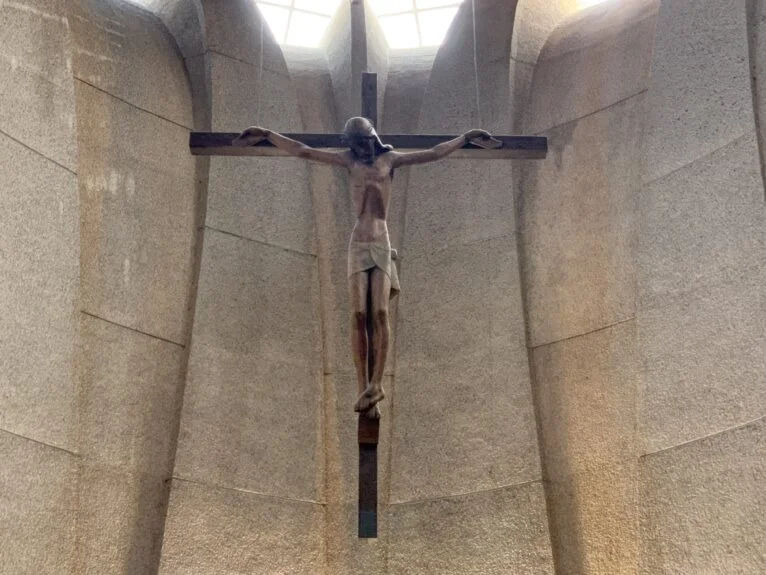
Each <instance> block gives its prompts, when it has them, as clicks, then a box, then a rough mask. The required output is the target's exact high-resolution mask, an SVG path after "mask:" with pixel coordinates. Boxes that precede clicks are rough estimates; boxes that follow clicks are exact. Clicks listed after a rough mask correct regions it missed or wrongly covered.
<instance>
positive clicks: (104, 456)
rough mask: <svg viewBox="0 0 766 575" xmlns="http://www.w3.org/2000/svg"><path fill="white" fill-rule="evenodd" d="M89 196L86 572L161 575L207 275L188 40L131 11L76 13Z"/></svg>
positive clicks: (76, 6)
mask: <svg viewBox="0 0 766 575" xmlns="http://www.w3.org/2000/svg"><path fill="white" fill-rule="evenodd" d="M70 22H71V35H72V39H73V46H74V55H75V57H74V65H73V73H74V78H75V94H76V103H77V134H78V181H79V188H80V201H81V206H80V224H81V233H80V240H81V245H82V248H81V258H80V276H81V292H80V302H81V303H80V305H81V309H82V312H83V313H82V318H81V340H80V341H81V345H80V349H81V355H80V363H79V367H80V386H79V394H78V404H79V417H80V419H79V442H78V447H79V453H80V476H79V477H80V480H79V484H78V496H79V504H78V507H79V509H78V528H77V542H78V544H77V561H76V565H75V572H77V573H106V572H110V573H154V572H156V569H157V565H158V563H159V552H160V546H161V537H162V530H163V525H164V519H165V511H166V508H167V498H168V481H169V478H170V475H171V473H172V467H173V457H174V453H175V437H176V433H177V427H178V412H179V409H180V402H181V399H182V391H183V373H182V370H183V367H184V360H185V356H186V353H185V347H186V344H187V341H188V329H189V321H190V319H191V317H190V314H189V313H188V310H189V309H190V305H191V301H192V300H191V298H192V295H193V282H194V275H195V261H194V253H195V249H194V244H195V241H196V227H195V209H196V207H195V200H196V197H195V185H196V182H195V161H194V159H193V158H191V157H190V156H189V154H188V147H187V141H188V136H189V131H190V129H191V127H192V121H193V118H192V100H191V92H190V88H189V83H188V79H187V76H186V72H185V70H184V67H183V63H182V61H181V60H180V59H179V57H178V53H177V49H176V45H175V42H174V41H173V39H172V38H171V37H170V35H169V34H168V33H167V31H166V30H165V27H164V26H163V25H162V24H161V23H160V22H159V21H158V20H157V18H155V17H154V16H152V15H151V14H149V13H148V12H146V11H144V10H140V9H139V8H136V7H134V6H132V5H130V4H127V3H123V2H109V1H102V0H78V1H76V2H72V3H71V4H70Z"/></svg>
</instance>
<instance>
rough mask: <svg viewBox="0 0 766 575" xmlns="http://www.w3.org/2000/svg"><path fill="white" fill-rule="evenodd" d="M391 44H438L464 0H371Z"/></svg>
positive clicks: (394, 45) (409, 45) (413, 46)
mask: <svg viewBox="0 0 766 575" xmlns="http://www.w3.org/2000/svg"><path fill="white" fill-rule="evenodd" d="M370 3H371V4H372V8H373V10H375V13H376V14H377V15H378V21H379V22H380V26H381V27H382V28H383V32H384V33H385V35H386V40H388V45H389V46H391V48H419V47H421V46H439V45H441V43H442V42H443V41H444V36H446V34H447V30H449V27H450V24H452V21H453V20H454V19H455V14H457V11H458V8H459V7H460V5H461V4H462V3H463V0H370Z"/></svg>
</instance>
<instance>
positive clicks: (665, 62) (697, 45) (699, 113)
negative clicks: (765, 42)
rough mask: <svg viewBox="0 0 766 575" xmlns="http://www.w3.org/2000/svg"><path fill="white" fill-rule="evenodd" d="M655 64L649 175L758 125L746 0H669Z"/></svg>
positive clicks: (659, 27)
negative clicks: (756, 122) (754, 112)
mask: <svg viewBox="0 0 766 575" xmlns="http://www.w3.org/2000/svg"><path fill="white" fill-rule="evenodd" d="M651 68H652V80H651V88H650V91H649V107H648V124H647V133H646V157H645V167H644V170H643V175H642V179H643V181H645V182H648V181H652V180H655V179H656V178H658V177H660V176H663V175H665V174H668V173H669V172H671V171H673V170H676V169H678V168H680V167H681V166H683V165H685V164H688V163H689V162H691V161H692V160H695V159H697V158H699V157H701V156H703V155H705V154H708V153H710V152H712V151H713V150H716V149H718V148H720V147H721V146H723V145H725V144H728V143H729V142H731V141H733V140H735V139H737V138H739V137H741V136H742V135H743V134H746V133H748V132H750V131H751V130H752V129H753V101H752V92H751V87H750V81H749V65H748V46H747V28H746V19H745V2H736V3H734V4H732V2H731V1H730V0H676V1H674V2H663V3H662V7H661V9H660V14H659V18H658V21H657V36H656V40H655V44H654V55H653V58H652V65H651Z"/></svg>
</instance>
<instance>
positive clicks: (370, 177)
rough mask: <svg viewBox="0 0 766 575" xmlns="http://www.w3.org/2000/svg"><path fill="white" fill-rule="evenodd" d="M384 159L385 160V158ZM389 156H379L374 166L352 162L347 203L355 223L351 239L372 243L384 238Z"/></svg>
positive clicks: (389, 186)
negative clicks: (351, 203) (349, 199)
mask: <svg viewBox="0 0 766 575" xmlns="http://www.w3.org/2000/svg"><path fill="white" fill-rule="evenodd" d="M386 156H388V157H386ZM392 159H393V153H391V152H389V153H388V154H383V155H381V156H378V157H377V158H376V159H375V162H374V163H373V164H372V165H370V164H365V163H363V162H359V161H356V160H352V162H351V165H350V167H349V169H348V171H349V175H350V180H351V201H352V202H353V207H354V215H356V223H355V224H354V230H353V232H351V239H352V240H353V241H357V242H374V241H377V240H380V239H382V238H384V237H385V236H386V235H387V234H388V227H387V225H386V217H387V216H388V205H389V203H390V201H391V181H392V179H393V175H392V173H391V161H392Z"/></svg>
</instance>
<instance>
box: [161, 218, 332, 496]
mask: <svg viewBox="0 0 766 575" xmlns="http://www.w3.org/2000/svg"><path fill="white" fill-rule="evenodd" d="M316 291H317V272H316V260H315V258H313V257H312V256H307V255H304V254H299V253H295V252H290V251H286V250H283V249H280V248H275V247H271V246H266V245H264V244H260V243H256V242H252V241H249V240H245V239H242V238H237V237H233V236H230V235H226V234H221V233H219V232H215V231H210V230H208V231H207V232H206V235H205V252H204V254H203V260H202V269H201V277H200V287H199V294H198V299H197V310H196V319H195V326H194V335H193V341H192V350H191V357H190V360H189V371H188V380H187V384H186V392H185V396H184V406H183V415H182V420H181V436H180V438H179V447H178V454H177V459H176V469H175V475H176V476H179V477H183V478H185V479H192V480H195V481H202V482H206V483H214V484H219V485H225V486H229V487H237V488H242V489H246V490H250V491H257V492H260V493H269V494H275V495H280V496H284V497H295V498H300V499H311V500H315V499H317V497H318V492H317V490H318V479H319V478H320V477H321V467H320V459H319V456H320V453H321V452H320V446H319V436H318V433H319V432H318V430H319V423H320V420H319V418H320V415H321V409H322V408H321V405H322V399H321V381H320V379H319V376H320V369H321V363H320V355H319V341H320V339H319V338H320V335H319V324H318V317H317V311H316V308H317V298H318V294H317V293H316ZM212 454H214V456H213V455H212ZM266 462H268V463H266ZM297 462H300V464H296V463H297Z"/></svg>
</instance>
